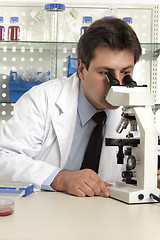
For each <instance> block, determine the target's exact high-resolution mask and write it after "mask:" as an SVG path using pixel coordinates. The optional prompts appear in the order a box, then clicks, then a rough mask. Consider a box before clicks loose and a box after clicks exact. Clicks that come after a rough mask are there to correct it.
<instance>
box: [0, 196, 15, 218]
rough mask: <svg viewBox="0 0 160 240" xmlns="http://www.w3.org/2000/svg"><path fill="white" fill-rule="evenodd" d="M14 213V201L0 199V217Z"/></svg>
mask: <svg viewBox="0 0 160 240" xmlns="http://www.w3.org/2000/svg"><path fill="white" fill-rule="evenodd" d="M13 212H14V201H13V200H11V199H7V198H6V199H5V198H0V217H4V216H8V215H11V214H12V213H13Z"/></svg>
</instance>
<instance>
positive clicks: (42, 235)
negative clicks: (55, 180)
mask: <svg viewBox="0 0 160 240" xmlns="http://www.w3.org/2000/svg"><path fill="white" fill-rule="evenodd" d="M159 225H160V204H159V203H154V204H135V205H128V204H126V203H122V202H120V201H117V200H114V199H111V198H104V197H85V198H78V197H74V196H71V195H68V194H64V193H58V192H47V191H46V192H45V191H44V192H36V193H33V194H31V195H29V196H27V197H23V198H21V199H19V200H17V201H16V202H15V212H14V213H13V214H12V215H10V216H5V217H0V239H3V240H9V239H14V240H19V239H20V240H22V239H25V240H34V239H36V240H41V239H43V240H49V239H53V240H54V239H56V240H59V239H61V240H62V239H63V240H65V239H67V240H72V239H73V240H80V239H87V240H90V239H96V240H103V239H107V240H112V239H113V240H114V239H118V240H125V239H129V240H132V239H134V240H137V239H138V240H139V239H144V240H150V239H154V238H155V239H159V232H160V226H159Z"/></svg>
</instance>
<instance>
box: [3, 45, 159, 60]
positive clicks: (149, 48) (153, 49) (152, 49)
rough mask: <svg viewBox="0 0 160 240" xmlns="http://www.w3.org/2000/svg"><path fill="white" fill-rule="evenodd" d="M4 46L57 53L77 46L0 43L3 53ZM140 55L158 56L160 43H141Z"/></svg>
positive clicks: (9, 48) (8, 48)
mask: <svg viewBox="0 0 160 240" xmlns="http://www.w3.org/2000/svg"><path fill="white" fill-rule="evenodd" d="M4 46H5V47H7V50H11V49H12V48H13V47H14V46H15V47H16V48H17V50H20V49H21V48H22V47H25V49H26V50H30V47H31V46H32V47H34V49H37V50H38V49H39V48H43V49H44V50H50V49H51V48H52V47H53V48H54V47H56V50H57V51H62V50H63V49H64V47H67V49H72V48H73V47H76V46H77V42H44V41H2V42H0V50H3V51H4ZM141 47H142V53H143V54H148V53H153V54H154V55H153V56H155V57H156V56H157V57H158V56H159V54H160V43H141Z"/></svg>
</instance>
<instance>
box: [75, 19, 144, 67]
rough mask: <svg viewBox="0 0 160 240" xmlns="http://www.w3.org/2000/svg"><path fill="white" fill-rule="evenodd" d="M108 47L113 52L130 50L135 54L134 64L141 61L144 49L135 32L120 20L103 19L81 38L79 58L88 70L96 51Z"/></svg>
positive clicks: (96, 22)
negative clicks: (101, 47)
mask: <svg viewBox="0 0 160 240" xmlns="http://www.w3.org/2000/svg"><path fill="white" fill-rule="evenodd" d="M100 46H106V47H108V48H110V49H113V50H124V49H128V50H130V51H132V52H133V54H134V64H135V63H136V62H137V61H138V60H139V58H140V56H141V53H142V49H141V45H140V42H139V40H138V37H137V35H136V33H135V31H134V30H133V29H132V28H131V27H130V26H129V24H128V23H126V22H124V21H123V20H122V19H119V18H105V17H104V18H101V19H99V20H97V21H95V22H93V23H92V24H91V25H90V26H89V28H88V29H87V30H86V31H85V33H84V34H83V35H82V36H81V37H80V39H79V42H78V44H77V57H78V59H81V61H82V63H84V65H85V67H86V69H87V70H88V68H89V65H90V61H91V59H92V58H93V57H94V53H95V50H96V49H97V48H98V47H100Z"/></svg>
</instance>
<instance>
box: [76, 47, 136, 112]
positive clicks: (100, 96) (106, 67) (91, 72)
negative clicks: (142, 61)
mask: <svg viewBox="0 0 160 240" xmlns="http://www.w3.org/2000/svg"><path fill="white" fill-rule="evenodd" d="M133 68H134V55H133V53H132V52H130V51H129V50H127V49H125V50H120V51H119V50H112V49H110V48H107V47H99V48H97V49H96V51H95V55H94V58H93V59H92V60H91V62H90V65H89V69H88V71H87V69H86V68H85V66H84V64H83V63H82V62H81V61H80V60H79V61H78V74H79V77H80V79H81V86H82V90H83V93H84V95H85V96H86V98H87V99H88V100H89V101H90V103H91V104H92V105H93V106H94V107H95V108H97V109H103V108H108V109H115V108H117V107H116V106H112V105H110V104H109V103H108V102H107V101H106V100H105V98H104V95H105V93H106V90H107V81H106V79H105V74H106V73H107V72H111V73H112V74H114V76H115V77H116V78H117V79H118V80H119V81H120V84H122V79H123V77H124V76H125V75H127V74H129V75H131V76H132V75H133Z"/></svg>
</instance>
